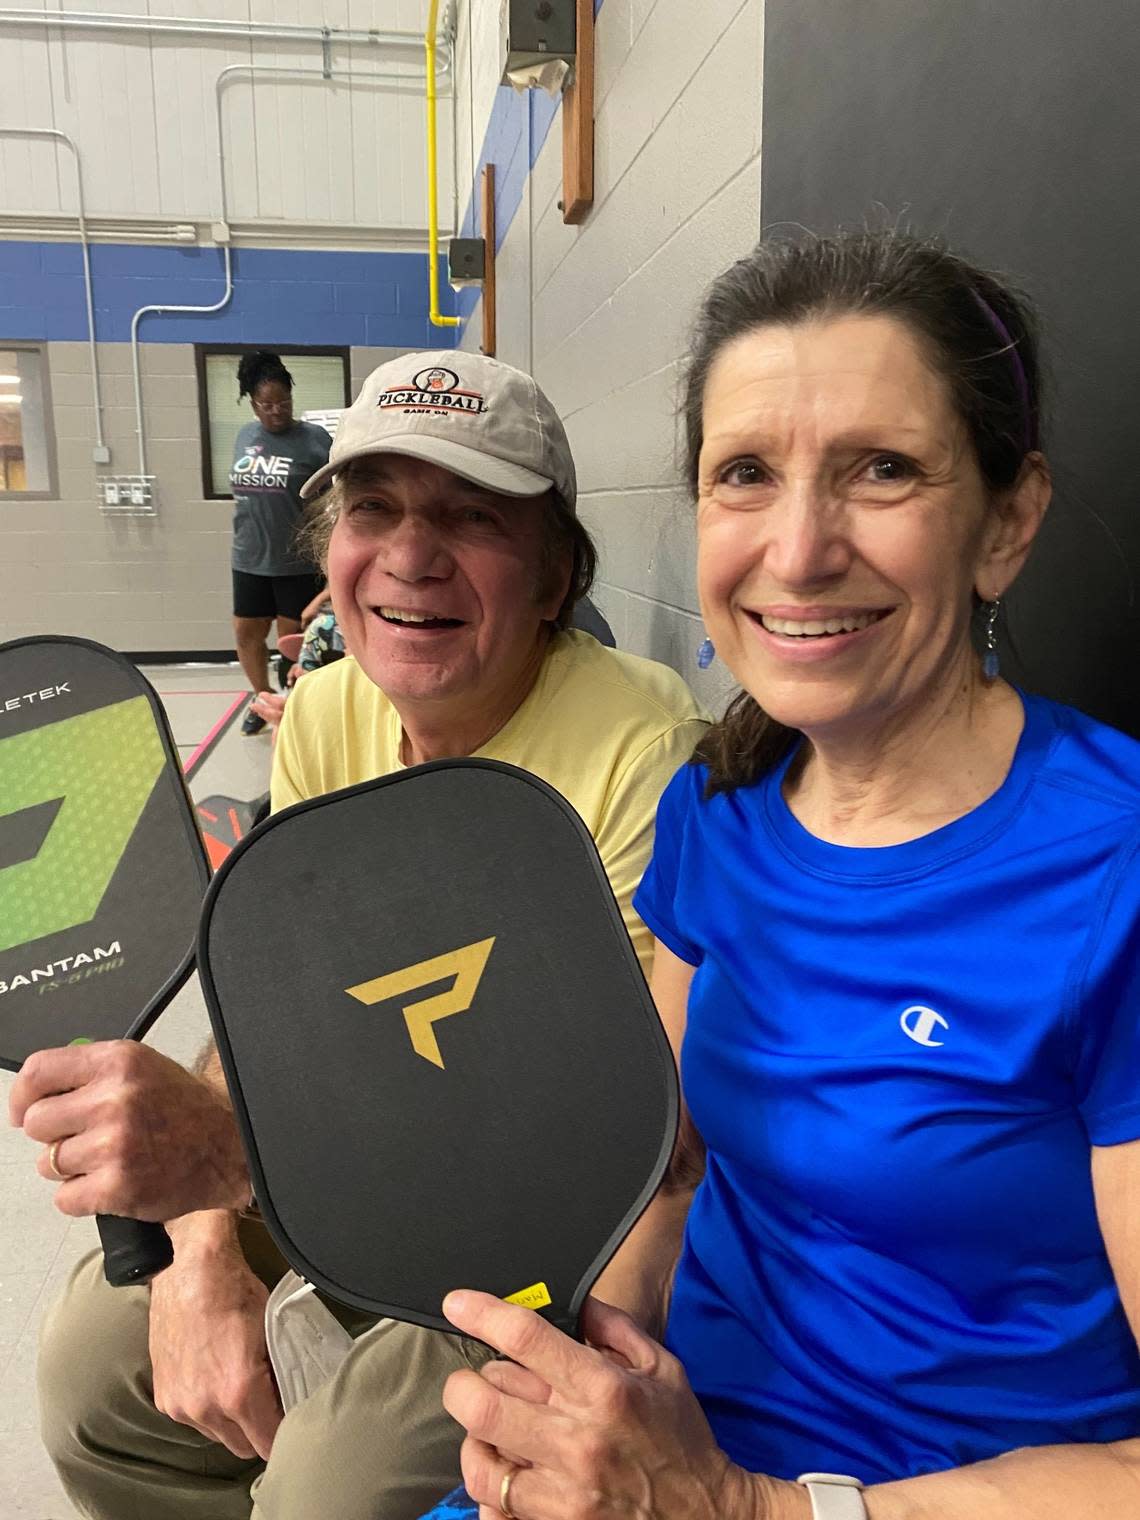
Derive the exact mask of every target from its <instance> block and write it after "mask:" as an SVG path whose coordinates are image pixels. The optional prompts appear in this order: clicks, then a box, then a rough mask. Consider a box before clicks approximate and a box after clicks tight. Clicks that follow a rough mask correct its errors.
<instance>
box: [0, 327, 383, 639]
mask: <svg viewBox="0 0 1140 1520" xmlns="http://www.w3.org/2000/svg"><path fill="white" fill-rule="evenodd" d="M402 352H404V350H403V349H401V348H392V347H382V348H381V347H377V348H369V347H363V346H362V347H354V348H352V350H351V357H350V369H351V375H352V389H353V391H354V392H355V391H356V390H357V389H359V386H360V383H361V381H362V380H363V379H364V377H365V375H367V374H368V373H369V371H370V370H372V369H374V368H375V366H376V365H377V364H382V363H383V362H384V361H385V360H386V359H390V358H395V357H396V355H398V354H399V353H402ZM98 354H99V367H100V372H101V381H102V393H103V401H104V411H103V420H104V433H105V436H106V439H107V442H108V444H109V445H110V448H111V457H112V459H113V460H114V461H115V464H116V466H117V467H118V468H120V469H121V470H123V471H128V470H131V469H133V468H135V463H134V461H135V459H136V454H137V440H136V433H135V408H134V380H133V377H132V375H131V355H130V347H129V345H126V344H121V343H101V344H99V345H98ZM48 363H49V368H50V377H49V378H50V387H51V398H52V411H53V416H54V422H55V449H56V463H57V472H58V487H59V489H58V496H59V499H58V500H55V501H19V500H12V499H9V500H7V501H4V502H3V503H0V640H2V639H8V638H20V637H24V636H26V635H28V634H33V633H63V634H73V635H76V636H78V637H82V638H94V639H99V640H100V641H101V642H103V643H106V644H110V645H112V646H113V647H115V648H117V649H122V650H125V651H127V652H129V653H139V652H145V651H159V652H161V651H169V652H187V651H213V652H217V651H225V650H229V649H232V647H233V634H232V631H231V621H230V612H231V600H230V540H231V531H232V519H233V503H232V502H230V501H228V500H227V501H207V500H205V499H204V497H203V495H202V463H201V443H200V436H199V417H198V386H197V379H196V375H195V368H194V349H193V345H191V344H189V343H154V344H145V345H143V346H142V348H141V349H140V365H141V369H142V377H143V397H144V403H143V418H144V424H145V427H146V430H147V460H148V464H149V466H150V468H151V470H153V472H154V473H155V475H156V477H157V478H158V481H159V491H160V501H159V508H158V511H157V513H156V514H155V516H154V517H153V518H150V517H126V516H118V517H116V516H113V515H111V514H104V513H102V512H101V511H100V510H99V506H98V504H97V502H96V496H95V482H96V475H97V473H99V472H98V471H97V469H96V466H95V465H94V464H93V463H92V460H91V445H92V439H93V437H94V408H93V406H92V402H91V370H90V351H89V349H88V346H87V344H86V343H50V344H48ZM298 402H299V404H300V405H302V406H303V405H304V397H303V396H299V397H298ZM251 416H252V413H251Z"/></svg>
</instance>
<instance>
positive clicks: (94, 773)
mask: <svg viewBox="0 0 1140 1520" xmlns="http://www.w3.org/2000/svg"><path fill="white" fill-rule="evenodd" d="M208 880H209V867H208V865H207V862H206V856H205V852H204V851H203V848H202V842H201V839H200V838H199V836H198V830H197V827H196V825H195V823H194V814H193V810H192V808H191V805H190V801H189V798H188V797H187V795H186V788H185V784H184V782H183V778H182V767H181V765H180V764H179V761H178V752H177V750H176V749H175V746H174V741H173V739H172V738H171V735H170V730H169V727H168V726H167V722H166V716H165V714H164V712H163V710H162V705H161V703H160V702H159V700H158V697H157V696H156V695H155V692H154V691H153V689H152V688H151V686H150V684H149V682H148V681H147V680H146V679H145V678H144V677H143V676H142V675H140V673H139V672H138V670H136V669H135V667H134V666H133V665H132V664H131V663H130V661H129V660H126V659H124V658H123V656H122V655H119V654H116V653H115V651H114V650H111V649H107V648H105V647H104V646H103V645H101V644H95V643H91V642H89V641H88V640H86V639H74V638H64V637H44V638H27V639H17V640H15V641H14V642H13V643H9V644H3V645H0V1066H5V1067H7V1068H8V1069H9V1070H11V1071H18V1070H19V1068H20V1066H21V1065H22V1064H23V1062H24V1061H25V1060H26V1058H27V1057H28V1056H29V1055H31V1054H32V1052H33V1051H36V1050H43V1049H46V1048H48V1047H50V1046H57V1045H67V1044H71V1043H73V1042H75V1041H77V1040H109V1039H119V1038H122V1037H123V1036H124V1035H126V1037H127V1038H128V1039H141V1038H142V1036H143V1035H144V1034H145V1033H146V1031H147V1030H148V1029H149V1028H150V1026H151V1024H152V1023H153V1022H154V1020H155V1019H156V1018H157V1017H158V1015H159V1014H160V1013H161V1012H162V1010H163V1009H164V1008H165V1007H166V1005H167V1004H168V1003H169V1002H170V1000H171V998H172V997H173V996H174V994H175V993H176V992H177V991H178V989H179V988H180V987H181V986H182V984H183V983H184V982H185V980H186V978H187V976H188V975H189V972H190V969H191V967H192V965H193V951H194V932H195V928H196V925H197V921H198V913H199V910H200V907H201V903H202V896H203V893H204V892H205V890H206V883H207V881H208ZM99 1234H100V1238H101V1240H102V1242H103V1254H104V1262H105V1270H106V1274H107V1279H108V1281H109V1282H111V1283H114V1284H116V1285H122V1284H124V1283H132V1282H142V1281H145V1280H146V1279H148V1278H149V1277H151V1276H153V1275H154V1273H155V1272H157V1271H160V1270H161V1268H162V1267H164V1266H167V1265H168V1264H169V1262H170V1260H171V1259H172V1252H171V1246H170V1241H169V1239H168V1237H167V1235H166V1231H165V1230H164V1229H163V1228H162V1226H161V1225H157V1224H144V1223H141V1222H140V1221H138V1220H133V1219H118V1218H115V1217H103V1218H100V1220H99Z"/></svg>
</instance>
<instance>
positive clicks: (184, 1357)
mask: <svg viewBox="0 0 1140 1520" xmlns="http://www.w3.org/2000/svg"><path fill="white" fill-rule="evenodd" d="M231 1219H232V1216H229V1215H225V1216H223V1215H218V1214H200V1215H197V1216H194V1217H192V1218H190V1219H185V1220H181V1221H179V1223H178V1224H177V1225H176V1226H175V1227H174V1228H173V1229H172V1232H171V1233H172V1234H173V1236H174V1244H175V1251H174V1261H173V1263H172V1265H171V1266H169V1267H168V1268H167V1269H166V1271H165V1272H160V1273H159V1275H158V1276H157V1277H156V1278H155V1279H154V1281H153V1282H152V1283H151V1289H150V1337H149V1346H150V1363H151V1368H152V1371H153V1376H154V1402H155V1406H156V1408H158V1409H160V1410H161V1411H162V1412H163V1414H166V1415H169V1416H170V1418H171V1419H172V1420H177V1421H178V1422H179V1423H180V1424H182V1425H190V1426H192V1427H193V1428H194V1429H195V1430H197V1431H200V1432H201V1434H202V1435H204V1436H205V1437H206V1438H207V1439H208V1440H211V1441H219V1442H220V1443H221V1444H222V1445H223V1446H225V1447H227V1448H228V1450H230V1451H232V1452H233V1454H234V1456H235V1457H244V1458H247V1459H248V1458H250V1457H254V1456H258V1457H260V1458H261V1459H262V1460H263V1461H266V1460H268V1457H269V1451H270V1448H271V1447H272V1445H273V1437H274V1436H275V1435H276V1433H277V1427H278V1426H279V1425H280V1423H281V1420H282V1417H283V1416H282V1409H281V1400H280V1399H279V1397H278V1394H277V1384H276V1383H275V1382H274V1379H273V1370H272V1367H271V1366H270V1362H269V1353H268V1351H267V1349H266V1344H265V1305H266V1300H267V1299H268V1297H269V1290H268V1288H266V1286H265V1284H264V1283H263V1282H262V1281H261V1279H260V1278H259V1277H258V1276H257V1275H256V1273H254V1272H253V1271H252V1270H251V1269H250V1267H249V1266H247V1264H246V1261H245V1257H244V1256H243V1255H242V1252H241V1247H240V1245H239V1244H238V1239H237V1235H236V1233H235V1232H234V1231H233V1229H232V1225H231V1224H230V1222H229V1221H230V1220H231Z"/></svg>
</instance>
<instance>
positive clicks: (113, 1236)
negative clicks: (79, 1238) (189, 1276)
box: [95, 1214, 174, 1288]
mask: <svg viewBox="0 0 1140 1520" xmlns="http://www.w3.org/2000/svg"><path fill="white" fill-rule="evenodd" d="M95 1222H96V1224H98V1226H99V1239H100V1240H101V1241H102V1242H103V1274H104V1276H105V1277H106V1279H107V1281H108V1282H109V1283H110V1284H111V1286H112V1288H128V1287H130V1286H131V1285H132V1284H133V1283H145V1282H149V1281H150V1280H151V1278H152V1277H154V1275H155V1274H156V1273H158V1272H161V1271H162V1269H163V1268H164V1267H168V1266H169V1265H170V1263H171V1262H172V1261H173V1260H174V1247H173V1246H172V1245H171V1243H170V1236H169V1235H168V1234H167V1233H166V1231H165V1230H164V1229H163V1227H162V1226H161V1225H160V1224H147V1223H145V1222H144V1221H143V1220H141V1219H122V1218H120V1216H119V1215H118V1214H100V1215H99V1217H98V1219H97V1220H96V1221H95Z"/></svg>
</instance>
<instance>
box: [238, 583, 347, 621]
mask: <svg viewBox="0 0 1140 1520" xmlns="http://www.w3.org/2000/svg"><path fill="white" fill-rule="evenodd" d="M232 574H233V578H234V617H240V618H270V619H272V618H279V617H283V618H291V619H292V620H293V622H294V623H299V622H300V621H301V613H302V612H303V611H304V610H305V608H306V607H307V606H308V605H309V603H310V602H311V601H312V600H313V598H314V597H315V596H316V594H317V592H318V591H320V590H322V589H323V587H324V584H325V582H324V577H323V576H320V575H251V574H250V573H249V572H248V571H247V570H234V571H233V572H232Z"/></svg>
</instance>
